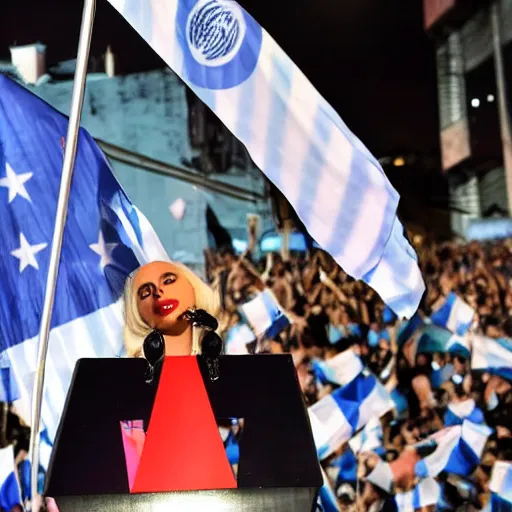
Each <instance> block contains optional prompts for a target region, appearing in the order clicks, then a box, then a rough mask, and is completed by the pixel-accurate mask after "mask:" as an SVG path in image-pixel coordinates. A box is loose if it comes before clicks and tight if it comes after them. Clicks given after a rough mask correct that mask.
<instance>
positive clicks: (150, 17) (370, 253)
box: [109, 0, 424, 317]
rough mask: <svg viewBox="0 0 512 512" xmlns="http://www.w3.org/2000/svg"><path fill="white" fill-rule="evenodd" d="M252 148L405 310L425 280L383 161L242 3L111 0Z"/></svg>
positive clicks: (332, 249)
mask: <svg viewBox="0 0 512 512" xmlns="http://www.w3.org/2000/svg"><path fill="white" fill-rule="evenodd" d="M109 1H110V3H111V4H112V5H113V6H114V7H115V8H116V9H117V10H118V11H119V12H120V13H121V14H122V15H123V16H124V17H125V18H126V19H127V20H128V22H129V23H130V24H131V25H132V26H133V27H134V28H135V30H137V31H138V33H139V34H140V35H141V36H142V37H143V38H144V39H145V40H146V41H147V42H148V43H149V45H150V46H151V47H152V48H153V49H154V50H155V51H156V52H157V53H158V54H159V55H160V56H161V57H162V58H163V59H164V61H165V62H166V63H167V64H168V65H169V66H170V67H171V68H172V69H173V70H174V71H175V72H176V73H177V74H178V75H179V76H180V78H182V79H183V80H184V81H185V82H186V83H187V84H188V85H189V86H190V87H191V88H192V90H193V91H194V92H195V93H196V94H197V96H198V97H199V98H201V100H202V101H204V102H205V103H206V104H207V105H208V106H209V107H210V108H211V109H212V110H213V111H214V112H215V113H216V114H217V116H218V117H219V118H220V119H221V121H222V122H223V123H224V124H225V125H226V127H227V128H228V129H229V130H231V132H232V133H233V134H234V135H235V136H236V137H237V138H238V139H240V141H242V142H243V143H244V144H245V146H246V147H247V149H248V151H249V153H250V155H251V157H252V159H253V160H254V162H255V163H256V165H257V166H258V167H259V168H260V169H261V170H262V171H263V172H264V173H265V174H266V175H267V177H268V178H269V179H270V180H271V181H272V182H274V184H275V185H276V186H277V188H278V189H279V190H281V192H282V193H283V194H284V195H285V196H286V198H287V199H288V200H289V201H290V203H291V204H292V206H293V207H294V209H295V211H296V212H297V213H298V215H299V217H300V218H301V219H302V221H303V222H304V224H305V226H306V227H307V229H308V231H309V233H310V234H311V236H312V237H313V238H314V239H315V240H316V242H318V244H319V245H320V246H321V247H323V248H324V249H325V250H326V251H328V252H329V253H330V254H331V255H332V256H333V257H334V258H335V259H336V261H337V262H338V263H339V264H340V265H341V266H342V267H343V269H344V270H345V271H346V272H348V273H349V274H350V275H351V276H353V277H355V278H357V279H363V280H364V281H366V282H367V283H368V284H370V286H372V287H373V288H374V289H375V290H376V291H377V292H378V293H379V294H380V295H381V297H382V298H383V300H384V301H385V302H386V303H387V304H388V305H389V306H390V307H391V308H392V309H393V310H394V311H395V312H396V313H397V314H398V315H399V316H400V317H404V316H405V317H410V316H411V315H412V314H414V312H415V311H416V309H417V306H418V304H419V301H420V299H421V296H422V294H423V291H424V284H423V280H422V277H421V273H420V270H419V268H418V265H417V257H416V254H415V252H414V250H413V249H412V248H411V246H410V244H409V242H408V241H407V240H406V238H405V237H404V230H403V226H402V225H401V224H400V222H399V221H398V219H397V216H396V211H397V206H398V201H399V195H398V193H397V192H396V191H395V190H394V188H393V187H392V185H391V183H390V182H389V181H388V179H387V178H386V176H385V174H384V172H383V170H382V167H381V166H380V164H379V162H378V161H377V159H376V158H375V157H373V156H372V154H371V153H370V152H369V151H368V149H367V148H366V147H365V146H364V145H363V144H362V143H361V141H360V140H359V139H357V138H356V137H355V136H354V134H353V133H352V132H351V131H350V130H349V129H348V127H347V126H346V125H345V123H344V122H343V121H342V120H341V118H340V116H339V115H338V114H337V113H336V111H335V110H334V109H333V108H332V107H331V106H330V105H329V104H328V103H327V102H326V101H325V99H324V98H322V97H321V96H320V94H319V93H318V91H316V89H315V88H314V87H313V85H312V84H311V83H310V82H309V80H308V79H307V78H306V76H305V75H304V73H302V72H301V70H300V69H299V68H298V67H297V66H296V65H295V64H294V63H293V62H292V60H291V59H290V58H289V57H288V56H287V55H286V54H285V53H284V51H283V50H282V49H281V48H280V47H279V46H278V45H277V43H276V42H275V41H274V40H273V39H272V37H271V36H270V35H269V34H268V33H267V32H266V31H265V30H264V29H263V28H262V27H261V26H260V25H259V24H258V22H257V21H256V20H255V19H254V18H253V17H252V16H251V15H250V14H249V13H247V12H246V11H245V10H244V9H243V8H242V7H241V6H240V5H239V4H238V3H237V2H235V1H233V0H109Z"/></svg>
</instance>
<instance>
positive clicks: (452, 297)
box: [430, 292, 475, 336]
mask: <svg viewBox="0 0 512 512" xmlns="http://www.w3.org/2000/svg"><path fill="white" fill-rule="evenodd" d="M430 319H431V320H432V323H433V324H434V325H438V326H439V327H444V328H445V329H448V330H449V331H451V332H453V333H454V334H458V335H459V336H464V334H466V332H467V331H468V330H469V328H470V327H471V325H472V324H473V320H474V319H475V310H474V309H473V308H472V307H471V306H470V305H469V304H466V303H465V302H464V301H463V300H462V299H461V298H460V297H459V296H458V295H457V294H456V293H453V292H452V293H450V294H449V295H448V297H446V301H445V302H444V303H443V304H442V305H441V306H440V307H439V309H437V310H436V311H434V312H433V313H432V315H431V316H430Z"/></svg>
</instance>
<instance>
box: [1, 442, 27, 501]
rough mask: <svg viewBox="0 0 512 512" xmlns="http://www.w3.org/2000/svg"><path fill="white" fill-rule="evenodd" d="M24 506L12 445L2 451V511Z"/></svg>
mask: <svg viewBox="0 0 512 512" xmlns="http://www.w3.org/2000/svg"><path fill="white" fill-rule="evenodd" d="M22 504H23V501H22V498H21V491H20V485H19V482H18V475H17V472H16V466H15V465H14V449H13V447H12V445H9V446H7V447H6V448H2V449H0V510H12V509H13V508H14V507H16V506H17V505H19V506H21V505H22Z"/></svg>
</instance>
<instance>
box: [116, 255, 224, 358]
mask: <svg viewBox="0 0 512 512" xmlns="http://www.w3.org/2000/svg"><path fill="white" fill-rule="evenodd" d="M169 263H171V265H173V266H174V267H175V268H176V269H177V270H178V273H179V274H180V276H182V277H184V278H186V279H187V280H188V281H189V283H190V284H191V285H192V288H193V289H194V295H195V307H196V308H197V309H204V310H205V311H207V312H208V313H210V315H212V316H214V317H216V316H217V315H218V314H219V311H220V295H219V293H218V290H216V289H213V288H211V287H210V286H208V285H207V284H206V283H205V282H204V281H203V280H202V279H200V278H199V277H198V276H197V275H196V274H194V272H192V270H190V269H189V268H188V267H186V266H185V265H183V264H182V263H174V262H169ZM136 274H137V271H135V272H133V273H132V274H131V275H130V276H128V278H127V279H126V283H125V286H124V346H125V349H126V355H127V356H128V357H142V356H143V351H142V345H143V343H144V339H145V338H146V336H147V335H148V334H149V333H150V332H151V331H152V328H151V327H149V325H147V324H146V322H144V320H143V319H142V317H141V316H140V313H139V308H138V307H137V293H136V290H135V289H134V287H133V283H134V281H135V276H136ZM202 332H203V329H202V328H199V327H193V328H192V355H196V354H199V353H200V352H201V345H200V342H201V337H202Z"/></svg>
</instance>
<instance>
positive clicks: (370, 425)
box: [2, 242, 512, 512]
mask: <svg viewBox="0 0 512 512" xmlns="http://www.w3.org/2000/svg"><path fill="white" fill-rule="evenodd" d="M254 246H255V244H250V247H249V249H248V250H247V251H246V252H245V253H244V254H242V255H239V254H235V252H234V251H233V250H232V248H231V247H225V248H221V249H219V250H216V251H207V253H206V269H207V276H208V279H209V280H210V282H212V283H214V284H215V285H216V286H218V287H219V289H220V290H221V296H222V306H223V308H222V313H221V317H220V318H219V324H220V331H221V334H222V336H223V338H224V340H225V345H226V350H227V352H228V353H244V352H246V353H274V354H275V353H291V354H292V356H293V360H294V362H295V366H296V369H297V374H298V377H299V382H300V385H301V388H302V391H303V393H304V396H305V399H306V402H307V404H308V406H313V405H314V404H315V403H317V402H318V401H320V400H322V399H323V398H324V397H326V396H328V395H329V394H331V393H333V391H334V390H336V389H337V388H338V387H339V383H336V382H334V381H332V380H331V381H330V380H329V379H325V378H323V376H322V372H321V371H319V363H325V362H329V361H330V360H335V358H336V357H337V356H338V355H340V354H342V353H346V351H352V352H353V353H354V354H356V355H357V356H358V357H359V358H360V359H361V360H362V362H363V365H364V366H365V367H366V368H367V369H368V370H369V371H371V373H372V374H373V375H375V376H376V377H377V378H378V379H379V381H380V383H381V384H382V386H383V387H384V388H385V389H386V390H387V391H388V392H389V395H390V396H391V397H392V400H393V406H392V407H390V408H389V411H388V412H387V413H385V414H384V415H381V417H378V416H376V417H374V418H371V420H370V421H368V422H367V424H366V425H365V426H364V428H363V429H362V430H361V431H359V432H357V433H355V435H354V436H353V437H352V438H351V439H349V440H348V441H347V442H344V443H343V444H342V445H340V446H337V447H335V450H334V451H333V453H330V454H329V456H328V457H326V458H323V459H322V461H321V464H322V468H323V470H324V474H325V476H326V479H327V484H326V485H327V487H328V488H330V490H331V491H332V495H333V496H335V500H336V505H335V506H337V507H339V510H347V511H352V510H353V511H358V512H359V511H370V510H371V511H374V510H384V511H386V510H400V511H402V510H403V511H408V510H421V511H437V510H438V511H443V512H444V511H453V510H510V508H499V506H501V505H498V504H496V503H494V504H493V503H492V493H491V488H490V487H491V486H490V482H491V477H492V473H493V469H494V468H495V467H496V464H497V463H499V461H509V462H510V461H512V435H511V431H512V417H511V415H512V410H511V405H512V381H511V380H510V375H512V368H510V369H509V370H510V372H509V373H508V374H507V372H505V374H504V373H503V372H501V373H500V372H497V373H496V372H493V371H482V369H479V370H475V369H474V368H472V364H471V354H470V352H466V351H465V350H464V349H461V350H450V349H449V347H448V348H447V345H446V344H444V345H443V344H442V343H436V342H435V340H434V343H431V344H428V343H427V344H423V345H422V344H418V343H417V341H418V334H417V333H418V331H419V329H418V326H420V325H423V326H425V325H427V326H428V325H429V323H430V320H429V318H430V317H431V316H432V314H433V312H435V311H438V310H439V308H440V307H441V306H442V305H443V304H444V303H445V302H446V300H447V297H449V296H450V294H453V293H456V294H457V296H458V297H459V298H460V299H461V300H462V301H464V302H465V303H466V304H467V305H468V306H470V307H471V308H472V309H473V310H474V312H475V316H474V319H475V320H474V323H473V325H472V326H471V328H470V329H469V333H467V334H465V336H468V335H469V334H471V335H482V336H485V337H486V338H485V339H494V340H498V341H499V342H500V343H501V345H502V346H505V347H506V348H507V343H510V346H508V350H510V351H512V341H510V342H509V340H510V339H512V281H511V279H512V246H510V245H509V244H508V243H505V242H495V243H492V244H488V245H482V244H478V243H471V244H469V245H457V244H455V243H446V244H443V245H436V244H429V245H423V246H420V247H417V251H418V256H419V262H420V265H421V269H422V272H423V276H424V279H425V283H426V286H427V291H426V293H425V295H424V297H423V299H422V303H421V305H420V309H419V312H418V313H417V315H416V316H415V317H414V318H413V319H412V320H410V321H409V322H406V321H403V320H401V319H398V318H396V316H395V315H394V314H393V312H392V311H390V310H389V309H388V308H387V307H386V306H385V304H383V302H382V301H381V300H380V298H379V297H378V295H377V294H376V293H375V292H374V291H373V290H372V289H371V288H369V287H368V286H366V285H365V284H364V283H362V282H359V281H355V280H353V279H352V278H350V277H349V276H347V275H346V274H345V273H344V272H343V271H342V270H341V269H340V268H339V266H338V265H337V264H336V263H335V262H334V260H333V259H332V258H331V257H330V256H329V255H328V254H326V253H325V252H323V251H321V250H313V251H310V252H300V253H290V252H289V251H286V250H283V251H281V253H279V254H278V253H268V254H266V255H264V256H263V257H261V258H257V257H255V256H254V250H253V249H254ZM266 289H269V290H270V291H271V292H272V294H273V296H274V297H275V298H276V300H277V301H278V302H279V304H280V306H281V308H282V309H283V311H284V312H285V313H286V316H287V317H288V319H289V321H290V322H289V325H287V326H286V327H285V328H284V329H282V330H280V332H278V333H276V334H274V335H273V336H266V337H263V338H262V337H259V338H256V337H255V336H253V335H252V332H251V330H250V329H249V328H248V326H247V324H246V319H245V318H244V315H243V314H242V313H241V310H242V308H241V306H242V305H244V304H245V303H247V302H248V301H249V300H251V298H253V297H255V296H257V295H258V294H259V293H261V292H262V291H264V290H266ZM482 339H484V338H482ZM411 347H413V348H414V347H415V349H414V350H411ZM459 348H460V346H459ZM467 422H470V424H472V425H479V426H483V425H486V426H487V427H488V428H489V431H488V435H486V436H485V446H483V447H482V449H481V450H476V448H474V447H473V449H474V450H476V451H477V452H478V453H477V459H476V460H475V461H474V464H473V465H472V466H471V465H470V466H467V467H466V466H465V469H464V470H461V471H455V472H451V471H446V468H447V467H448V466H446V464H445V465H444V466H443V467H441V468H438V470H437V471H433V470H432V468H430V467H429V470H428V471H427V473H426V474H424V475H419V474H418V471H417V467H418V462H419V461H421V460H422V459H424V458H425V457H428V456H429V455H430V454H432V453H433V452H434V451H435V450H436V446H437V445H436V443H435V442H433V443H432V442H429V440H430V441H432V439H434V440H435V435H434V438H432V435H433V434H435V433H436V432H437V433H439V432H444V429H446V427H453V426H457V425H462V426H463V428H466V423H467ZM479 432H481V431H479ZM29 433H30V431H29V429H28V427H27V426H26V425H24V424H23V423H21V422H20V421H19V419H18V418H17V417H16V416H15V414H13V413H12V412H10V411H9V410H8V409H4V412H3V419H2V443H3V445H4V446H5V445H6V444H9V443H14V447H15V455H16V457H17V461H18V462H21V461H23V460H24V459H25V458H26V452H27V449H28V436H29ZM383 463H384V465H383ZM383 468H387V469H383ZM510 507H512V505H510ZM325 508H326V509H328V507H327V506H326V507H325Z"/></svg>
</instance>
